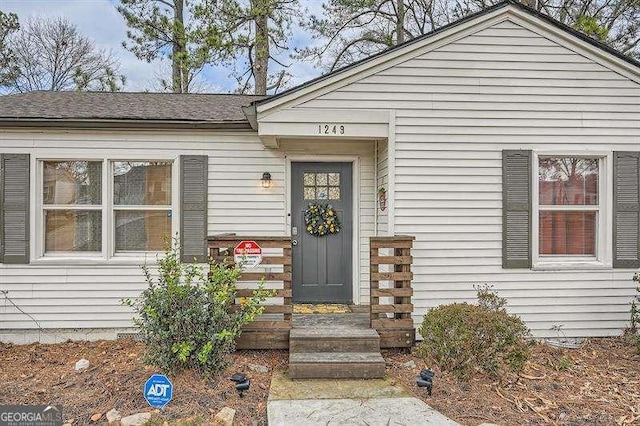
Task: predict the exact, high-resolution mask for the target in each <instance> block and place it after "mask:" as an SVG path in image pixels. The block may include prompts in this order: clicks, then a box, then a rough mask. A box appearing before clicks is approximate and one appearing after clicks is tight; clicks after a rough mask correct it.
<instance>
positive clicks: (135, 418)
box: [120, 413, 151, 426]
mask: <svg viewBox="0 0 640 426" xmlns="http://www.w3.org/2000/svg"><path fill="white" fill-rule="evenodd" d="M150 419H151V413H136V414H132V415H130V416H127V417H123V418H122V419H120V424H121V425H122V426H142V425H144V424H145V423H147V422H148V421H149V420H150Z"/></svg>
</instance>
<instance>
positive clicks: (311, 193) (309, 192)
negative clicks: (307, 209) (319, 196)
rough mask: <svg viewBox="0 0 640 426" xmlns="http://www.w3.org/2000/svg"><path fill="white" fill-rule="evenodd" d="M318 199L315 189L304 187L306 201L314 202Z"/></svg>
mask: <svg viewBox="0 0 640 426" xmlns="http://www.w3.org/2000/svg"><path fill="white" fill-rule="evenodd" d="M314 198H316V189H315V187H313V186H311V187H309V186H305V187H304V199H305V200H313V199H314Z"/></svg>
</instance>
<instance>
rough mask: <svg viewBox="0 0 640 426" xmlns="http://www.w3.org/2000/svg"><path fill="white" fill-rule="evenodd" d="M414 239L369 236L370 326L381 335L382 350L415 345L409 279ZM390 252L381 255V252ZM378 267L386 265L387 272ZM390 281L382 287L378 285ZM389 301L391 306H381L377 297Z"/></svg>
mask: <svg viewBox="0 0 640 426" xmlns="http://www.w3.org/2000/svg"><path fill="white" fill-rule="evenodd" d="M414 239H415V237H413V236H408V235H396V236H393V237H371V239H370V273H371V280H370V282H371V284H370V292H371V296H370V313H371V327H373V328H375V329H376V330H377V331H378V334H380V346H381V347H383V348H398V347H411V346H413V344H414V342H415V329H414V326H413V319H412V318H411V314H412V313H413V304H412V303H411V297H412V296H413V289H412V287H411V280H412V279H413V273H412V272H411V264H412V263H413V257H412V256H411V249H412V247H413V241H414ZM381 249H382V250H384V251H385V252H387V251H389V252H390V253H393V254H392V255H389V254H388V253H385V255H380V250H381ZM380 265H388V266H387V268H388V269H391V270H390V271H386V270H385V271H380ZM381 281H387V282H389V286H388V287H381V286H380V282H381ZM381 297H386V298H392V299H393V303H392V304H380V298H381Z"/></svg>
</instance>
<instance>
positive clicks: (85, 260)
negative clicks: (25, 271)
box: [31, 155, 180, 265]
mask: <svg viewBox="0 0 640 426" xmlns="http://www.w3.org/2000/svg"><path fill="white" fill-rule="evenodd" d="M46 161H100V162H102V205H101V208H98V209H96V210H101V211H102V250H101V252H66V253H65V252H55V253H45V236H46V233H45V229H44V226H45V223H44V210H45V208H44V202H43V190H44V188H43V179H44V163H45V162H46ZM115 161H136V162H141V161H170V162H171V163H172V166H171V206H170V208H171V233H172V236H171V237H172V238H173V237H174V236H175V235H176V232H178V230H179V227H180V219H179V216H180V212H179V205H180V201H179V200H180V199H179V197H180V189H179V185H180V175H179V174H180V170H179V163H180V161H179V157H177V156H158V155H153V156H144V155H127V156H123V157H100V156H96V157H74V156H71V155H65V156H59V157H55V156H46V157H38V158H36V159H35V163H36V173H35V175H36V176H35V191H34V198H32V205H33V206H35V216H36V217H35V235H34V236H33V238H32V239H31V241H33V242H34V246H35V257H34V261H33V263H55V264H60V263H65V264H103V263H107V264H108V263H125V264H135V265H139V264H140V263H141V262H155V260H156V258H157V256H158V255H159V254H161V252H157V251H140V252H126V253H116V250H115V209H114V203H113V178H114V175H113V167H112V162H115ZM71 207H72V208H75V209H80V210H86V209H85V206H84V205H78V206H75V205H74V206H71ZM76 207H77V208H76ZM120 207H123V208H122V209H121V208H120ZM120 207H118V210H140V209H141V208H142V206H120ZM132 207H133V208H132ZM54 208H56V209H57V208H60V209H65V208H69V206H54ZM47 209H50V208H49V207H47ZM154 209H157V210H166V206H144V210H154Z"/></svg>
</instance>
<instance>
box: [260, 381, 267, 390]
mask: <svg viewBox="0 0 640 426" xmlns="http://www.w3.org/2000/svg"><path fill="white" fill-rule="evenodd" d="M258 387H259V388H260V389H262V390H267V385H265V384H264V383H258Z"/></svg>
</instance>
